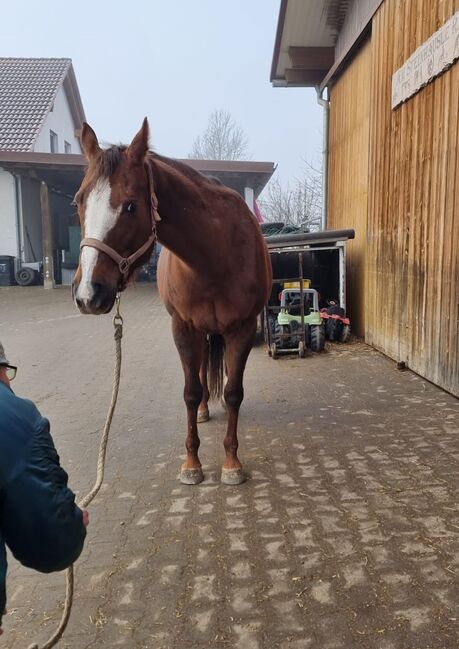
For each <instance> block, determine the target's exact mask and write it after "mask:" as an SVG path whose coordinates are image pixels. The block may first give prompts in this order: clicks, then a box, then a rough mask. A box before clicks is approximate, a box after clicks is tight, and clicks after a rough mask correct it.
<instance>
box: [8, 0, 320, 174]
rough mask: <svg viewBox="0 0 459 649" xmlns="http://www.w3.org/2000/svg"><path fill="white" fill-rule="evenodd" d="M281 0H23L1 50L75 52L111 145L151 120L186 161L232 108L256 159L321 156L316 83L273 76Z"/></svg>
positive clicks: (91, 109)
mask: <svg viewBox="0 0 459 649" xmlns="http://www.w3.org/2000/svg"><path fill="white" fill-rule="evenodd" d="M279 5H280V0H226V1H223V0H123V1H119V0H112V1H111V2H108V1H107V0H92V2H89V1H88V0H79V2H78V3H76V4H75V3H71V2H67V1H65V0H59V1H57V0H40V1H35V0H34V1H33V2H31V1H30V0H11V1H10V2H3V3H2V26H1V28H0V32H1V39H0V56H31V57H53V56H60V57H70V58H72V59H73V65H74V69H75V73H76V77H77V82H78V85H79V88H80V93H81V97H82V100H83V105H84V107H85V112H86V117H87V119H88V121H89V123H90V124H91V125H92V126H93V127H94V129H95V131H96V133H97V135H98V137H99V139H100V140H101V142H115V143H118V142H129V141H130V140H131V138H132V136H133V135H134V133H135V132H136V131H137V130H138V128H139V127H140V124H141V120H142V119H143V117H144V116H145V115H147V116H148V118H149V121H150V128H151V143H152V145H153V146H154V148H155V149H156V150H157V151H159V152H161V153H163V154H164V155H169V156H172V157H186V156H187V154H188V152H189V151H190V149H191V146H192V143H193V141H194V139H195V137H196V136H197V135H198V134H200V133H201V132H202V131H203V130H204V128H205V126H206V124H207V120H208V117H209V114H210V113H211V112H212V110H214V109H215V108H223V109H226V110H228V111H229V112H230V113H231V115H232V116H233V118H234V119H235V121H236V122H237V123H238V124H239V125H240V126H242V128H243V129H244V131H245V133H246V135H247V136H248V138H249V141H250V149H251V153H252V159H253V160H263V161H272V162H275V163H277V164H278V165H279V168H278V169H279V174H280V176H281V178H282V180H283V181H286V180H288V179H289V178H293V177H294V176H295V175H299V174H301V168H302V166H303V163H302V159H303V158H306V159H307V160H309V161H314V162H317V161H320V153H321V132H322V109H321V108H320V106H318V104H317V101H316V95H315V91H314V90H313V89H303V88H298V89H297V88H273V87H272V86H271V84H270V82H269V73H270V68H271V61H272V54H273V48H274V39H275V33H276V26H277V18H278V12H279Z"/></svg>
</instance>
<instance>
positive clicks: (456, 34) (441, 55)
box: [392, 11, 459, 108]
mask: <svg viewBox="0 0 459 649" xmlns="http://www.w3.org/2000/svg"><path fill="white" fill-rule="evenodd" d="M457 58H459V11H457V12H456V13H455V14H454V16H452V17H451V18H450V19H449V20H448V22H446V23H445V24H444V25H443V27H440V29H439V30H438V31H436V32H435V34H432V36H431V37H430V38H429V39H428V40H427V41H426V42H425V43H423V44H422V45H420V46H419V47H418V48H417V50H416V51H415V52H414V53H413V54H412V55H411V56H410V58H409V59H408V60H407V61H406V62H405V63H404V65H402V67H401V68H399V69H398V70H397V71H396V72H395V73H394V74H393V76H392V108H396V107H397V106H398V105H399V104H401V103H402V102H404V101H406V100H407V99H408V98H409V97H411V96H412V95H414V94H415V93H416V92H417V91H418V90H419V89H420V88H422V86H425V85H426V84H427V83H429V82H430V81H432V80H433V79H435V77H437V76H438V75H439V74H441V73H442V72H443V71H444V70H446V68H448V67H449V66H450V65H452V64H453V63H454V61H455V60H456V59H457Z"/></svg>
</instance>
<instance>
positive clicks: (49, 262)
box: [40, 181, 54, 288]
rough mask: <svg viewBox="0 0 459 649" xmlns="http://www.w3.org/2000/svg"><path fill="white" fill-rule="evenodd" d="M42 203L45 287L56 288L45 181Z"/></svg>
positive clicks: (49, 213)
mask: <svg viewBox="0 0 459 649" xmlns="http://www.w3.org/2000/svg"><path fill="white" fill-rule="evenodd" d="M40 203H41V227H42V233H43V278H44V279H43V286H44V288H54V264H53V224H52V220H51V211H50V209H49V192H48V185H47V184H46V183H45V182H44V181H42V182H41V185H40Z"/></svg>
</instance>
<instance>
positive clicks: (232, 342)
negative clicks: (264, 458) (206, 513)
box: [221, 319, 257, 485]
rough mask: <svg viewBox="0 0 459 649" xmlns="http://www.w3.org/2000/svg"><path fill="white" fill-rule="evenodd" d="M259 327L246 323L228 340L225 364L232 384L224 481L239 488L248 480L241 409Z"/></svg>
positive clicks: (228, 395)
mask: <svg viewBox="0 0 459 649" xmlns="http://www.w3.org/2000/svg"><path fill="white" fill-rule="evenodd" d="M256 324H257V323H256V319H255V320H254V321H253V322H252V321H249V322H246V323H245V326H244V327H242V328H241V329H239V330H238V331H237V332H235V333H232V334H230V335H227V336H225V361H226V369H227V373H228V380H227V382H226V385H225V389H224V392H223V394H224V399H225V403H226V408H227V412H228V428H227V431H226V436H225V439H224V441H223V445H224V447H225V456H226V457H225V462H224V464H223V469H222V478H221V480H222V482H223V483H224V484H228V485H238V484H241V483H243V482H245V480H246V476H245V475H244V473H243V471H242V465H241V463H240V461H239V458H238V456H237V450H238V447H239V442H238V438H237V424H238V417H239V409H240V407H241V403H242V400H243V399H244V387H243V376H244V370H245V365H246V362H247V358H248V356H249V353H250V350H251V349H252V346H253V342H254V339H255V332H256Z"/></svg>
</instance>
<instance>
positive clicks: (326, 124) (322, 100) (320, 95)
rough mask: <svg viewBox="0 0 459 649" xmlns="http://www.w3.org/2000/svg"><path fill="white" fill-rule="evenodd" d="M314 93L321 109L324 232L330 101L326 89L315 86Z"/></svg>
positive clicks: (322, 226) (322, 222) (326, 221)
mask: <svg viewBox="0 0 459 649" xmlns="http://www.w3.org/2000/svg"><path fill="white" fill-rule="evenodd" d="M325 90H327V99H325V98H324V92H325ZM316 92H317V102H318V103H319V104H320V105H321V106H322V108H323V136H322V215H321V230H326V229H327V223H328V152H329V146H328V140H329V130H330V99H329V98H328V88H323V89H322V90H321V89H320V87H319V86H316Z"/></svg>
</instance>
